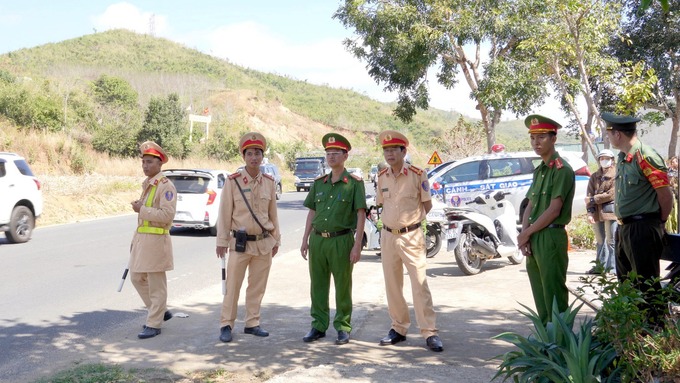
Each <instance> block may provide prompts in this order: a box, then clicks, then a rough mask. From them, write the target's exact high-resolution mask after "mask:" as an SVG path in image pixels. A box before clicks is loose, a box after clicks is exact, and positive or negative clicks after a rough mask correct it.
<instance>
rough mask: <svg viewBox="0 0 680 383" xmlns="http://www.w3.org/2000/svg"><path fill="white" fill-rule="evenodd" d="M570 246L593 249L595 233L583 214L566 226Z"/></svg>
mask: <svg viewBox="0 0 680 383" xmlns="http://www.w3.org/2000/svg"><path fill="white" fill-rule="evenodd" d="M567 232H568V233H569V238H570V240H571V244H572V245H574V246H575V247H578V248H580V249H594V248H595V232H594V231H593V227H592V226H591V225H590V223H588V216H587V215H585V214H582V215H579V216H577V217H574V218H573V219H572V220H571V222H570V223H569V225H568V226H567Z"/></svg>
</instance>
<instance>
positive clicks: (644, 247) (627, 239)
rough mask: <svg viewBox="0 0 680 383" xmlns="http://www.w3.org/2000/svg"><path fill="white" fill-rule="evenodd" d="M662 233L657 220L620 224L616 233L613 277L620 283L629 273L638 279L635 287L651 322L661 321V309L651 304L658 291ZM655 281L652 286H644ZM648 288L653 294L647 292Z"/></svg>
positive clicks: (659, 287) (662, 230) (660, 224)
mask: <svg viewBox="0 0 680 383" xmlns="http://www.w3.org/2000/svg"><path fill="white" fill-rule="evenodd" d="M663 234H664V229H663V224H662V223H661V219H659V218H649V219H643V220H640V221H634V222H631V223H627V224H625V225H619V228H618V230H617V231H616V276H617V277H618V280H619V282H623V281H625V280H627V279H628V277H629V276H628V274H629V273H630V272H635V273H636V274H637V275H638V276H639V278H640V280H639V282H638V284H637V286H636V287H637V288H638V289H639V290H640V291H642V292H643V296H644V298H645V300H646V301H647V303H648V305H645V306H646V308H648V309H650V310H651V312H650V314H651V317H652V318H654V319H657V318H660V317H659V316H660V315H663V310H664V308H663V307H661V306H658V307H654V305H651V303H652V302H653V300H654V296H655V295H656V294H659V291H660V290H661V284H660V283H659V281H658V278H659V276H660V272H661V270H660V269H661V267H660V265H659V260H660V259H661V252H662V251H663ZM654 278H656V282H655V283H653V284H649V283H645V281H648V280H650V279H654ZM651 289H653V290H654V291H653V292H652V291H649V290H651ZM659 310H660V311H659Z"/></svg>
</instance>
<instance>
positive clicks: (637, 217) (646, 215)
mask: <svg viewBox="0 0 680 383" xmlns="http://www.w3.org/2000/svg"><path fill="white" fill-rule="evenodd" d="M647 219H659V220H660V219H661V214H660V213H659V212H656V213H644V214H635V215H629V216H628V217H623V218H621V219H617V221H618V222H619V225H627V224H629V223H632V222H636V221H644V220H647Z"/></svg>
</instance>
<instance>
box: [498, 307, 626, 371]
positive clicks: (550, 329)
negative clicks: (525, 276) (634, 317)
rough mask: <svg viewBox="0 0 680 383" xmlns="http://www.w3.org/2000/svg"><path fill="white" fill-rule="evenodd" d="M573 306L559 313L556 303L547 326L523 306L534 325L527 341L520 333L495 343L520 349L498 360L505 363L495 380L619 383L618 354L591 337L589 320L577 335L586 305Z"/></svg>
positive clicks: (503, 337) (500, 336)
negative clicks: (504, 343)
mask: <svg viewBox="0 0 680 383" xmlns="http://www.w3.org/2000/svg"><path fill="white" fill-rule="evenodd" d="M574 305H575V302H574V303H572V304H571V305H570V306H569V307H568V308H567V309H566V310H565V311H564V312H560V311H559V309H558V307H557V302H556V301H553V307H552V314H551V321H550V322H548V324H547V325H544V324H543V322H542V321H541V319H540V317H539V316H538V314H537V313H536V312H534V311H533V310H531V309H530V308H529V307H527V306H524V305H522V306H523V307H524V308H525V309H526V310H527V311H528V312H522V314H523V315H524V316H526V317H527V318H529V320H531V322H532V323H533V330H532V332H531V334H530V335H529V336H528V337H525V336H522V335H520V334H517V333H511V332H507V333H503V334H500V335H497V336H495V337H494V339H500V340H504V341H506V342H509V343H512V344H514V345H515V346H517V350H513V351H509V352H507V353H505V354H503V355H500V356H498V357H497V358H499V359H502V363H501V365H500V368H499V370H498V372H497V373H496V375H495V376H494V380H495V379H496V378H498V377H501V376H504V379H503V381H505V380H507V379H509V378H512V379H513V381H514V382H526V383H529V382H531V383H534V382H538V383H544V382H545V383H549V382H573V383H591V382H616V381H618V380H617V379H618V369H617V368H615V366H614V360H615V358H616V350H615V349H614V348H613V347H612V345H610V344H606V343H600V342H599V341H597V340H596V339H594V338H593V336H592V328H593V321H592V320H591V319H590V318H587V319H586V320H585V321H584V322H583V323H581V325H580V327H579V328H578V329H577V330H578V331H576V332H574V330H573V328H574V322H575V320H576V315H577V314H578V311H579V310H580V309H581V307H582V306H583V305H579V306H577V307H574Z"/></svg>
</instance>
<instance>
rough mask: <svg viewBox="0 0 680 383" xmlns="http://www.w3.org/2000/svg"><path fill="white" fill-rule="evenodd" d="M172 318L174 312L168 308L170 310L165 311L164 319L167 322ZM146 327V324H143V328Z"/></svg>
mask: <svg viewBox="0 0 680 383" xmlns="http://www.w3.org/2000/svg"><path fill="white" fill-rule="evenodd" d="M170 319H172V313H171V312H170V310H168V311H166V312H165V314H163V321H165V322H167V321H169V320H170ZM145 328H146V325H143V326H142V329H145Z"/></svg>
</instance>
